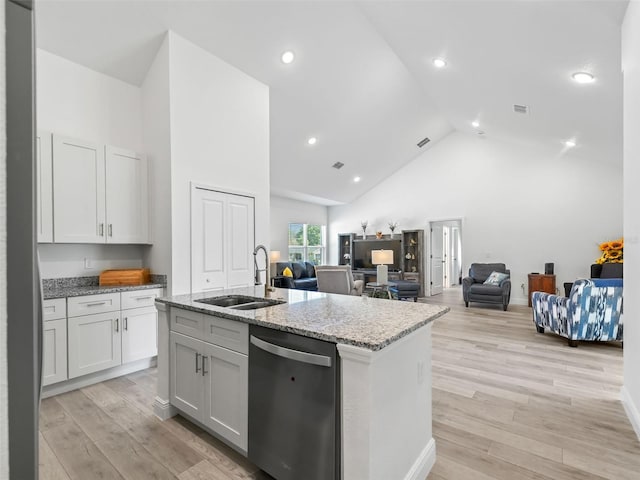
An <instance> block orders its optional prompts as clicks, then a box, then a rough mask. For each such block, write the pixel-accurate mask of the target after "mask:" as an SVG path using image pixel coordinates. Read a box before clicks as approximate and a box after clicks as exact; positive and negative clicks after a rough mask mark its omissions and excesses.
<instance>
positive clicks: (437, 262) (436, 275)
mask: <svg viewBox="0 0 640 480" xmlns="http://www.w3.org/2000/svg"><path fill="white" fill-rule="evenodd" d="M442 236H443V232H442V225H433V226H432V227H431V272H430V273H431V295H438V294H439V293H442V279H443V276H444V275H443V274H444V270H443V266H444V245H443V241H442Z"/></svg>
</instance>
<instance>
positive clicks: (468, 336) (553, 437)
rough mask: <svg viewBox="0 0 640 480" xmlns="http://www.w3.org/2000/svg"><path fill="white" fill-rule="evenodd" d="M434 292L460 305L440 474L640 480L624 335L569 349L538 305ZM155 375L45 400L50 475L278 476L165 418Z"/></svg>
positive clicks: (447, 362) (45, 472)
mask: <svg viewBox="0 0 640 480" xmlns="http://www.w3.org/2000/svg"><path fill="white" fill-rule="evenodd" d="M429 301H432V302H434V303H444V304H447V305H449V306H451V312H449V313H448V314H447V315H445V316H444V317H442V318H441V319H439V320H437V321H436V323H435V324H434V326H433V432H434V437H435V439H436V445H437V462H436V465H435V467H434V468H433V470H432V472H431V474H430V475H429V477H428V480H443V479H447V480H466V479H473V480H487V479H499V480H514V479H538V480H544V479H552V480H564V479H571V480H589V479H603V478H605V479H612V480H613V479H615V480H619V479H620V480H625V479H640V442H638V439H637V438H636V436H635V434H634V432H633V430H632V428H631V426H630V424H629V422H628V420H627V417H626V415H625V413H624V410H623V407H622V405H621V404H620V402H619V400H618V398H619V391H620V387H621V386H622V349H621V348H620V345H619V344H615V343H612V344H600V343H598V344H589V343H581V344H580V346H579V347H578V348H577V349H574V348H569V347H568V346H567V343H566V341H565V340H564V339H562V338H559V337H556V336H554V335H552V334H545V335H540V334H538V333H536V331H535V328H534V326H533V323H532V320H531V309H529V308H528V307H520V306H511V307H510V308H509V311H507V312H503V311H502V310H501V309H499V308H497V307H491V306H481V305H477V306H476V305H472V308H468V309H465V308H464V305H463V303H462V301H461V293H460V291H459V289H452V290H449V291H446V292H445V293H444V294H443V295H442V296H438V297H434V299H432V300H429ZM155 382H156V378H155V370H148V371H144V372H139V373H135V374H132V375H128V376H126V377H122V378H119V379H115V380H111V381H108V382H104V383H100V384H97V385H93V386H91V387H87V388H83V389H81V390H77V391H74V392H70V393H66V394H63V395H59V396H57V397H53V398H49V399H45V400H43V402H42V408H41V414H40V431H41V435H40V449H41V450H40V471H41V473H40V478H41V479H56V480H66V479H79V480H92V479H98V478H99V479H112V478H113V479H121V478H125V479H174V478H178V479H180V480H222V479H224V480H226V479H263V480H264V479H268V478H270V477H268V476H267V475H265V474H263V473H261V472H259V471H258V469H257V468H256V467H255V466H253V465H252V464H251V463H249V462H248V461H247V460H245V459H243V458H242V457H241V456H240V455H238V454H237V453H236V452H234V451H233V450H231V449H230V448H228V447H226V446H224V445H223V444H222V443H220V442H218V441H217V440H216V439H214V438H212V437H211V436H210V435H208V434H207V433H206V432H203V431H202V430H200V429H199V428H197V427H195V426H193V425H191V424H190V423H189V422H187V421H186V420H183V419H182V418H181V417H176V418H173V419H170V420H167V421H166V422H160V421H159V420H157V419H156V418H155V417H153V415H152V409H151V405H152V402H153V396H154V388H155ZM300 480H304V479H300ZM347 480H359V479H347ZM389 480H400V479H389Z"/></svg>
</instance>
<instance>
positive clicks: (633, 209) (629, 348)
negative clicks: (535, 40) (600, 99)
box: [622, 2, 640, 438]
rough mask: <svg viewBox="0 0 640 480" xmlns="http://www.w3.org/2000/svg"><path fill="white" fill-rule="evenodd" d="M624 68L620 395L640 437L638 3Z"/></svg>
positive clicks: (627, 33) (628, 28)
mask: <svg viewBox="0 0 640 480" xmlns="http://www.w3.org/2000/svg"><path fill="white" fill-rule="evenodd" d="M622 68H623V70H624V206H625V208H624V237H625V242H624V243H625V245H624V297H625V298H624V317H625V325H624V387H623V389H622V398H623V401H624V403H625V408H626V409H627V413H628V414H629V418H630V419H631V421H632V423H633V425H634V428H635V430H636V434H637V435H638V437H639V438H640V374H638V365H640V324H639V323H638V321H637V320H638V318H640V296H638V295H637V293H638V291H640V274H639V273H638V272H639V269H640V245H639V243H638V242H639V241H640V218H638V209H637V205H638V204H639V203H640V190H639V189H638V183H639V182H640V163H639V162H638V157H639V156H640V136H639V135H638V130H639V129H640V4H638V3H637V2H630V3H629V6H628V8H627V14H626V16H625V19H624V23H623V26H622Z"/></svg>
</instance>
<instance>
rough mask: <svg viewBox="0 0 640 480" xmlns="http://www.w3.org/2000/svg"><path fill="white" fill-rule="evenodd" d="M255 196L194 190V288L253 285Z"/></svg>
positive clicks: (192, 217) (192, 272)
mask: <svg viewBox="0 0 640 480" xmlns="http://www.w3.org/2000/svg"><path fill="white" fill-rule="evenodd" d="M253 244H254V199H253V198H251V197H245V196H241V195H233V194H229V193H224V192H217V191H213V190H206V189H203V188H199V187H196V188H194V189H193V194H192V205H191V291H192V292H198V291H204V290H222V289H225V288H231V287H238V286H246V285H251V283H252V278H253Z"/></svg>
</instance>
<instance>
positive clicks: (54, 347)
mask: <svg viewBox="0 0 640 480" xmlns="http://www.w3.org/2000/svg"><path fill="white" fill-rule="evenodd" d="M66 379H67V319H66V318H61V319H58V320H50V321H48V322H44V325H43V330H42V385H44V386H46V385H51V384H52V383H57V382H62V381H63V380H66Z"/></svg>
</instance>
